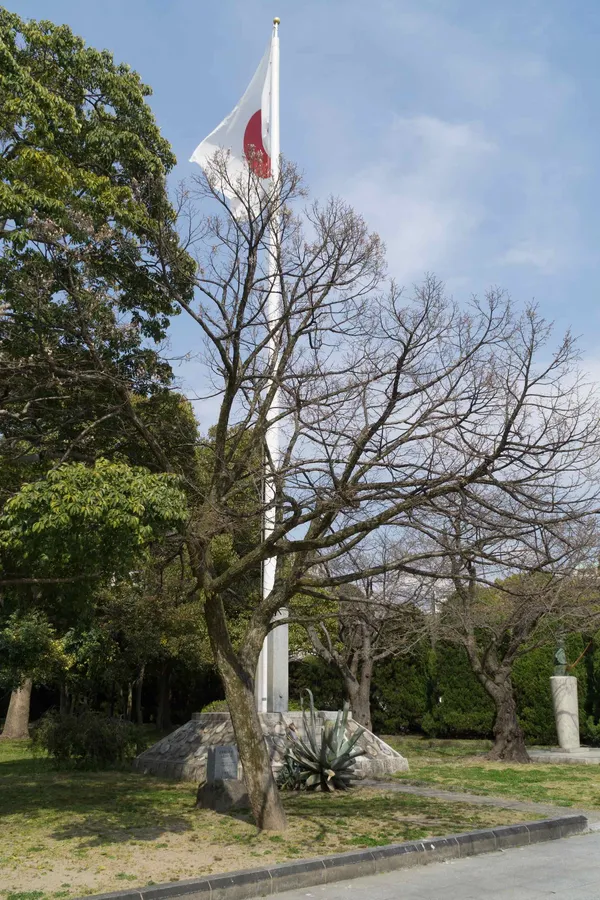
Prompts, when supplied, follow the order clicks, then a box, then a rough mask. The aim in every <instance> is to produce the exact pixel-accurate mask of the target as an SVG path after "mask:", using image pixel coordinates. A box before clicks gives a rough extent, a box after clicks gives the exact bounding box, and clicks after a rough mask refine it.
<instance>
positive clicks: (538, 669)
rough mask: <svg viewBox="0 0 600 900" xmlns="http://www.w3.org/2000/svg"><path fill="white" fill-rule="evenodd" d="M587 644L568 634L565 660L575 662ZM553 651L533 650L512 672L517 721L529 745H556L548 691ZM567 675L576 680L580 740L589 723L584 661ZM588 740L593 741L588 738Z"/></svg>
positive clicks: (546, 648) (552, 648) (548, 648)
mask: <svg viewBox="0 0 600 900" xmlns="http://www.w3.org/2000/svg"><path fill="white" fill-rule="evenodd" d="M588 643H589V639H588V638H585V637H584V636H583V635H581V634H570V635H569V636H568V637H567V639H566V651H567V659H568V660H569V661H570V662H575V660H576V659H578V658H579V657H580V656H581V654H582V653H583V651H584V650H585V648H586V646H587V644H588ZM555 649H556V648H555V646H554V645H553V644H545V645H544V646H542V647H536V648H534V649H532V650H530V651H529V652H528V653H526V654H525V655H524V656H522V657H521V658H520V659H518V660H517V662H516V663H515V666H514V669H513V686H514V689H515V697H516V701H517V711H518V714H519V721H520V723H521V727H522V728H523V732H524V734H525V740H526V741H527V742H528V743H530V744H555V743H556V725H555V722H554V710H553V708H552V692H551V690H550V677H551V675H552V674H553V672H554V652H555ZM568 674H569V675H575V676H576V677H577V691H578V695H579V721H580V723H581V731H582V737H585V736H586V723H587V719H588V715H587V712H588V709H587V707H588V672H587V668H586V659H585V657H583V658H582V659H581V661H580V662H579V663H578V664H577V666H575V667H574V668H573V669H569V672H568ZM590 737H592V735H591V734H590Z"/></svg>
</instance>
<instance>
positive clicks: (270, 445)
mask: <svg viewBox="0 0 600 900" xmlns="http://www.w3.org/2000/svg"><path fill="white" fill-rule="evenodd" d="M269 119H270V156H271V177H272V180H273V185H274V186H275V189H276V190H277V189H278V184H279V174H280V173H279V156H280V142H279V19H278V18H275V19H273V35H272V38H271V90H270V115H269ZM279 218H280V217H279V211H276V212H275V214H274V215H273V216H272V219H271V223H270V225H269V234H268V247H267V254H268V262H267V266H268V280H269V297H268V301H267V316H268V321H269V326H270V328H271V329H273V333H272V336H271V339H270V341H269V357H270V361H271V363H272V364H273V366H275V365H276V354H277V351H278V347H277V343H278V340H279V336H280V330H279V329H278V328H277V323H278V322H279V321H280V319H281V294H280V291H279V289H278V285H277V279H278V248H279ZM279 408H280V393H279V390H277V391H276V393H275V397H274V400H273V404H272V406H271V410H270V415H271V416H275V417H276V416H277V415H278V412H279ZM266 445H267V460H266V473H265V489H264V501H265V516H264V528H263V530H264V536H265V538H268V537H269V535H270V534H272V533H273V530H274V528H275V505H274V501H275V483H274V477H273V476H274V473H275V472H276V471H277V468H278V466H279V463H280V423H279V421H278V420H277V418H275V420H274V421H272V422H271V424H270V425H268V427H267V434H266ZM270 466H272V469H271V471H269V468H270ZM276 567H277V560H276V558H275V557H271V558H269V559H266V560H265V561H264V563H263V578H262V582H263V583H262V592H263V597H264V598H266V597H267V596H268V595H269V594H270V593H271V591H272V590H273V586H274V584H275V571H276ZM278 615H279V616H282V615H283V616H285V615H286V612H285V611H284V610H282V611H280V613H278ZM256 700H257V706H258V711H259V712H287V708H288V627H287V625H280V626H278V627H277V628H275V629H273V630H272V631H271V632H270V634H269V635H268V636H267V638H266V639H265V642H264V644H263V648H262V650H261V653H260V658H259V663H258V670H257V678H256Z"/></svg>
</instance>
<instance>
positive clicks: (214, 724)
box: [133, 711, 408, 783]
mask: <svg viewBox="0 0 600 900" xmlns="http://www.w3.org/2000/svg"><path fill="white" fill-rule="evenodd" d="M317 715H318V718H319V719H320V720H321V722H322V723H324V722H325V721H326V720H327V719H332V720H334V721H335V718H336V715H337V713H334V712H323V711H320V712H319V713H318V714H317ZM260 720H261V724H262V728H263V734H264V736H265V740H266V742H267V747H268V748H269V754H270V757H271V764H272V766H273V771H274V772H275V774H277V772H278V771H279V769H280V768H281V766H282V764H283V758H284V754H285V748H286V746H287V740H286V727H287V726H288V725H292V724H293V725H294V727H295V729H296V731H297V732H298V733H299V734H300V735H302V733H303V722H302V713H301V712H286V713H260ZM321 727H322V725H321ZM358 727H359V726H358V725H357V724H356V722H354V721H353V720H352V718H349V720H348V727H347V730H346V734H347V735H348V736H350V735H352V734H354V733H355V732H356V730H357V729H358ZM234 743H235V735H234V733H233V726H232V724H231V716H230V715H229V713H224V712H218V713H194V715H193V716H192V719H191V721H190V722H188V723H187V724H186V725H182V726H181V728H178V729H177V730H176V731H174V732H173V733H172V734H169V735H167V737H165V738H162V740H160V741H158V743H156V744H154V745H153V746H152V747H149V748H148V750H145V751H144V752H143V753H140V755H139V756H138V757H137V758H136V759H135V760H134V763H133V767H134V769H135V771H136V772H142V773H143V774H144V775H159V776H162V777H163V778H176V779H177V780H178V781H197V782H200V783H202V782H204V781H206V776H207V760H208V755H209V751H211V750H212V751H213V752H214V748H215V747H218V746H221V745H224V744H225V745H227V744H229V745H230V744H234ZM358 746H359V747H360V748H361V749H362V750H363V753H364V755H363V756H359V757H358V758H357V760H356V763H355V767H354V774H355V778H360V779H364V778H382V777H384V776H386V775H392V774H393V773H394V772H406V771H407V770H408V762H407V761H406V759H405V758H404V757H403V756H401V755H400V754H399V753H398V752H397V751H396V750H393V749H392V747H390V746H388V744H386V743H385V742H384V741H382V740H381V739H380V738H378V737H377V736H376V735H374V734H373V732H371V731H365V733H364V734H363V735H362V737H361V738H360V739H359V741H358ZM241 777H242V772H241V767H240V770H239V771H238V778H241Z"/></svg>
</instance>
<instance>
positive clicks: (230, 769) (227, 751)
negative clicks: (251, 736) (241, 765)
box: [206, 744, 239, 782]
mask: <svg viewBox="0 0 600 900" xmlns="http://www.w3.org/2000/svg"><path fill="white" fill-rule="evenodd" d="M238 762H239V756H238V749H237V747H236V745H235V744H218V745H217V746H216V747H209V750H208V759H207V763H206V780H207V781H208V782H210V781H235V780H237V777H238Z"/></svg>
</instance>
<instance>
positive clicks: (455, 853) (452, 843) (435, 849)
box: [419, 837, 460, 863]
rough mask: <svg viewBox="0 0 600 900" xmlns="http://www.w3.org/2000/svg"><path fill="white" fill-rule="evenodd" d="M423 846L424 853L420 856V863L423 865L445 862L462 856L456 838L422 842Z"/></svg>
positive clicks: (432, 839) (433, 839)
mask: <svg viewBox="0 0 600 900" xmlns="http://www.w3.org/2000/svg"><path fill="white" fill-rule="evenodd" d="M421 846H422V847H423V853H421V854H419V861H420V862H422V863H428V862H443V860H445V859H458V857H459V856H460V847H459V845H458V841H457V840H456V839H455V838H454V837H447V838H431V839H429V840H424V841H421Z"/></svg>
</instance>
